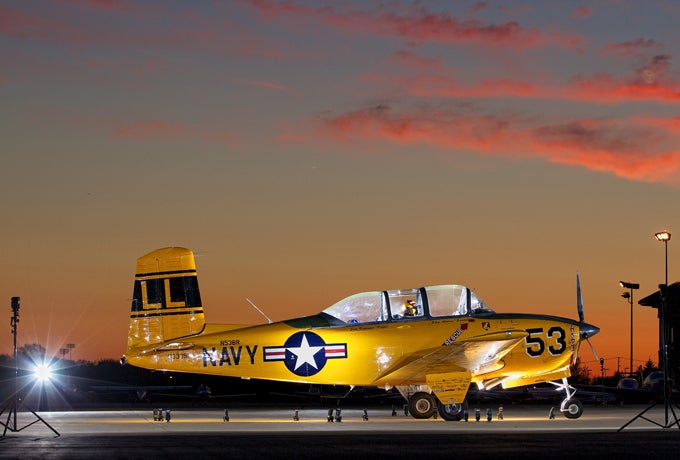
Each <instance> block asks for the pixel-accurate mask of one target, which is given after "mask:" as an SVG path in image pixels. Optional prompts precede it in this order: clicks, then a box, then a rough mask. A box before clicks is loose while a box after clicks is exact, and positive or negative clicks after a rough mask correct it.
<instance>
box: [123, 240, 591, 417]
mask: <svg viewBox="0 0 680 460" xmlns="http://www.w3.org/2000/svg"><path fill="white" fill-rule="evenodd" d="M576 280H577V298H578V312H579V321H575V320H571V319H567V318H560V317H555V316H547V315H535V314H516V313H495V312H494V311H493V310H491V309H490V308H489V307H488V306H487V305H486V304H484V302H482V301H481V300H480V299H479V297H477V295H475V293H473V292H472V291H471V290H470V289H468V288H466V287H464V286H459V285H442V286H427V287H421V288H415V289H400V290H388V291H373V292H363V293H360V294H355V295H352V296H350V297H347V298H345V299H343V300H341V301H339V302H337V303H336V304H334V305H331V306H330V307H328V308H327V309H325V310H324V311H322V312H321V313H319V314H317V315H313V316H305V317H300V318H295V319H290V320H286V321H279V322H271V321H269V323H268V324H259V325H241V324H239V325H233V324H229V325H225V324H207V323H206V322H205V317H204V313H203V305H202V304H201V296H200V292H199V289H198V281H197V275H196V264H195V261H194V254H193V253H192V252H191V251H190V250H189V249H185V248H179V247H171V248H163V249H158V250H156V251H153V252H151V253H149V254H146V255H145V256H142V257H140V258H139V259H138V260H137V273H136V276H135V283H134V293H133V299H132V311H131V313H130V329H129V333H128V342H127V351H126V353H125V355H124V356H123V358H122V359H121V363H123V364H125V363H129V364H131V365H134V366H138V367H142V368H146V369H155V370H164V371H175V372H190V373H196V374H216V375H223V376H232V377H241V378H244V379H251V378H252V379H266V380H277V381H288V382H301V383H312V384H334V385H349V386H376V387H382V388H385V389H387V390H389V389H391V388H393V387H394V388H396V389H397V390H398V391H399V392H400V393H401V394H402V396H403V397H404V398H405V399H406V400H407V401H408V408H409V412H410V414H411V415H412V416H413V417H415V418H429V417H432V416H433V415H435V412H436V411H438V412H439V414H440V416H441V417H442V418H443V419H445V420H460V419H461V418H462V417H463V414H464V413H465V411H466V410H467V402H466V400H465V396H466V394H467V391H468V388H469V386H470V384H471V383H475V384H477V386H478V388H480V389H491V388H494V387H497V386H499V385H500V386H501V387H502V388H513V387H518V386H523V385H532V384H536V383H541V382H551V383H553V384H554V385H556V386H557V387H558V389H560V390H563V391H564V392H565V394H566V397H565V399H564V401H563V402H562V404H561V406H560V409H561V411H562V412H563V413H564V415H565V416H566V417H568V418H578V417H580V416H581V414H582V413H583V405H582V404H581V402H580V401H578V399H576V398H574V392H575V390H574V389H573V387H571V386H570V385H569V384H568V381H567V377H569V376H570V375H571V374H570V365H571V364H572V360H575V357H576V355H577V353H578V348H579V345H580V342H581V341H582V340H584V339H588V338H589V337H592V336H593V335H595V334H597V332H599V328H597V327H595V326H592V325H590V324H587V323H585V322H584V320H583V306H582V302H581V289H580V282H579V278H578V275H577V278H576ZM258 310H259V309H258ZM554 381H558V382H561V383H558V382H554Z"/></svg>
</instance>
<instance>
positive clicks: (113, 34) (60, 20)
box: [0, 0, 289, 58]
mask: <svg viewBox="0 0 680 460" xmlns="http://www.w3.org/2000/svg"><path fill="white" fill-rule="evenodd" d="M61 3H62V4H64V5H67V6H68V7H71V8H74V7H83V6H86V7H87V9H88V10H91V11H92V12H94V13H91V14H95V13H97V12H100V13H101V14H108V11H112V10H114V11H117V12H121V13H126V15H125V16H121V17H119V18H118V23H113V22H111V23H109V22H108V21H107V22H105V23H102V22H101V21H95V20H83V21H79V22H76V21H73V20H71V16H70V15H69V14H68V12H69V10H68V9H67V8H66V7H64V8H62V9H61V10H59V11H60V13H61V14H60V15H57V14H50V12H49V10H45V11H44V12H43V11H41V15H29V14H25V13H23V12H21V11H19V10H18V9H12V8H7V7H2V6H0V36H8V37H13V38H20V39H29V40H41V41H45V42H50V43H56V44H63V45H70V46H106V47H113V48H118V49H132V48H134V49H139V48H150V49H156V48H162V49H174V50H190V51H193V52H199V53H201V54H219V55H238V56H264V57H270V58H284V57H288V56H289V53H287V52H286V51H285V50H283V49H282V48H281V45H280V44H278V43H273V42H271V41H268V40H266V39H262V38H260V37H259V36H258V35H257V34H254V33H252V32H250V31H248V30H247V29H245V28H243V27H242V26H241V25H240V24H238V23H235V22H234V23H232V22H231V20H230V16H229V15H226V14H225V16H224V17H220V18H213V17H201V16H198V15H189V16H188V17H185V16H182V17H178V16H177V15H176V14H175V13H174V12H172V11H168V10H166V9H165V4H164V3H163V2H160V3H158V4H156V5H155V6H154V7H153V9H152V8H151V7H146V9H144V10H142V9H141V8H139V7H138V4H135V8H138V9H135V10H133V9H132V8H126V6H128V5H129V3H126V2H122V1H104V0H101V1H94V0H92V1H85V0H64V1H63V2H61ZM83 9H85V8H83ZM130 13H134V14H135V16H142V17H146V18H153V20H154V21H161V22H162V21H168V22H169V23H170V24H174V26H173V27H170V28H162V29H159V28H157V27H156V26H155V25H152V26H150V27H148V28H141V29H139V28H129V30H128V33H125V34H121V33H120V27H121V26H120V24H126V23H125V21H129V20H130V18H129V16H130ZM82 14H86V13H85V12H83V13H82ZM121 21H123V22H121Z"/></svg>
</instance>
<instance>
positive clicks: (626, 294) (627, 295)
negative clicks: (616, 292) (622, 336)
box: [619, 281, 640, 376]
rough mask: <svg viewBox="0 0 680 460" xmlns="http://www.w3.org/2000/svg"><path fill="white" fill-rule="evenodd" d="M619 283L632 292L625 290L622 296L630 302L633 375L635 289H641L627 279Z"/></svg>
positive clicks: (631, 367)
mask: <svg viewBox="0 0 680 460" xmlns="http://www.w3.org/2000/svg"><path fill="white" fill-rule="evenodd" d="M619 285H620V286H621V287H622V288H624V289H630V292H624V293H623V294H621V297H623V298H624V299H627V300H628V302H629V303H630V367H629V370H630V374H631V376H632V375H633V289H640V285H639V284H638V283H627V282H626V281H619Z"/></svg>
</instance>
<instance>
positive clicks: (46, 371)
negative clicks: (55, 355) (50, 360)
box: [33, 363, 52, 382]
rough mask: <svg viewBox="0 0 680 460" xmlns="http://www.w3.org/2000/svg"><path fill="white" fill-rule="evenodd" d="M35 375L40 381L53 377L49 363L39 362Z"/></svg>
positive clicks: (46, 380)
mask: <svg viewBox="0 0 680 460" xmlns="http://www.w3.org/2000/svg"><path fill="white" fill-rule="evenodd" d="M33 375H34V376H35V378H36V380H37V381H39V382H48V381H50V380H51V379H52V369H51V366H50V365H49V364H47V363H42V364H37V365H36V366H35V369H34V371H33Z"/></svg>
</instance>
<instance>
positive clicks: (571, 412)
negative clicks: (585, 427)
mask: <svg viewBox="0 0 680 460" xmlns="http://www.w3.org/2000/svg"><path fill="white" fill-rule="evenodd" d="M562 413H563V414H564V416H565V417H567V418H579V417H580V416H581V415H582V414H583V404H582V403H581V401H579V400H578V399H576V398H571V399H569V400H567V401H565V402H564V403H563V404H562Z"/></svg>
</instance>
